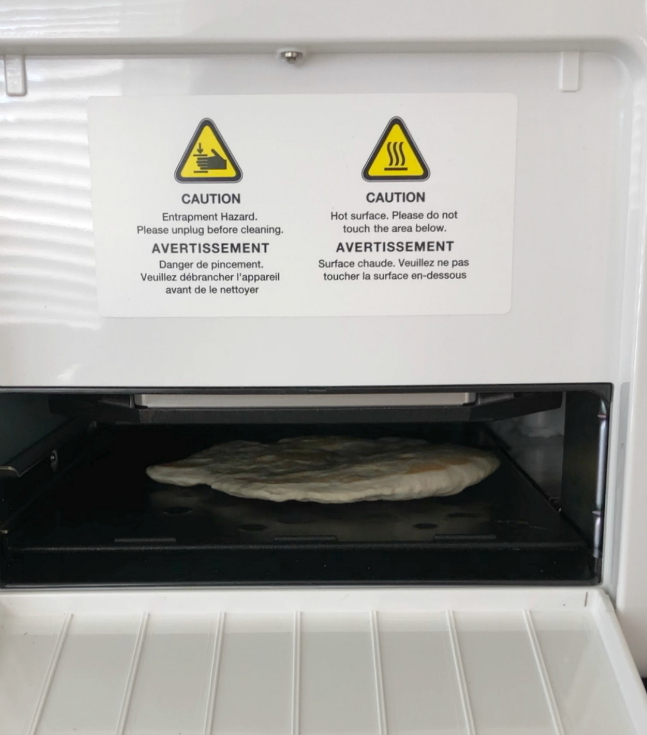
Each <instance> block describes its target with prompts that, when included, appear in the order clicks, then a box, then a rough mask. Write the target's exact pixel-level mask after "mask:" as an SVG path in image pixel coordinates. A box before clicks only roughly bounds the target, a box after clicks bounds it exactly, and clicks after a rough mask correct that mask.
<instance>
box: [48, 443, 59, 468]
mask: <svg viewBox="0 0 647 735" xmlns="http://www.w3.org/2000/svg"><path fill="white" fill-rule="evenodd" d="M49 464H50V466H51V468H52V472H56V470H57V469H58V452H57V451H56V449H55V450H54V451H53V452H52V453H51V454H50V455H49Z"/></svg>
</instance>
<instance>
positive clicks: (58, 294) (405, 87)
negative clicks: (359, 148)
mask: <svg viewBox="0 0 647 735" xmlns="http://www.w3.org/2000/svg"><path fill="white" fill-rule="evenodd" d="M559 63H560V57H559V54H554V53H528V54H508V53H490V54H467V53H462V54H461V53H456V54H451V55H445V54H440V55H430V54H419V55H415V54H414V55H411V54H408V55H407V54H382V55H378V54H374V55H360V54H357V55H352V54H338V55H336V54H330V55H320V56H316V55H313V56H312V57H311V58H309V59H308V60H307V63H304V64H303V65H302V66H300V67H298V68H292V67H290V66H289V65H288V64H285V63H284V62H281V63H279V62H278V61H277V60H276V59H274V58H272V57H269V56H264V55H238V56H235V55H220V56H217V55H213V56H206V57H195V56H194V57H188V56H187V57H183V58H182V57H181V58H177V57H168V56H167V57H160V58H117V57H110V58H103V59H97V58H95V59H91V58H67V59H64V58H28V59H27V67H26V68H27V76H28V89H29V92H28V94H27V96H26V97H24V98H16V97H4V98H2V97H0V340H1V341H2V344H3V351H4V352H5V354H7V355H8V358H7V359H5V360H3V361H2V362H0V385H5V386H9V385H12V386H81V385H84V386H126V387H149V386H150V387H153V386H159V387H161V386H191V385H194V386H261V385H269V386H290V385H299V386H303V385H329V386H330V385H415V384H420V385H424V384H427V385H429V384H449V385H452V384H454V385H456V384H461V383H465V384H470V383H477V384H479V383H480V384H482V383H500V384H501V383H511V382H514V383H532V382H544V383H545V382H560V381H562V382H569V381H571V382H576V381H578V382H579V381H602V380H608V381H612V380H614V378H615V374H616V363H617V358H616V355H617V352H618V349H619V345H618V335H619V320H620V305H621V294H622V287H623V283H622V278H623V271H622V265H623V248H622V246H621V244H620V241H621V237H622V231H623V228H624V222H625V211H624V206H625V205H624V204H623V203H624V202H625V197H626V186H627V184H626V180H627V173H628V165H629V161H628V159H627V156H626V155H625V151H624V147H623V146H624V145H625V143H626V136H627V134H628V131H627V129H626V124H625V122H624V120H626V119H627V116H628V115H630V106H629V105H630V92H631V87H630V85H629V84H628V77H627V74H626V71H625V70H624V68H623V66H622V65H621V64H620V63H619V62H618V61H617V60H616V59H614V58H612V57H611V56H609V55H605V54H597V53H588V54H583V55H582V59H581V72H582V80H583V81H582V85H581V88H580V90H579V91H578V92H577V93H575V94H573V93H568V94H566V93H564V92H561V91H560V90H559V87H558V84H557V74H558V69H559ZM395 90H397V91H400V92H421V91H426V92H448V91H451V92H470V91H471V92H481V93H483V92H486V93H487V92H501V91H505V92H511V93H514V94H515V95H517V97H518V105H519V107H518V143H517V176H516V182H517V188H516V197H515V245H514V262H513V292H512V308H511V310H510V312H509V313H507V314H504V315H497V316H449V317H438V316H436V317H355V318H350V317H338V318H310V319H309V318H282V319H281V318H260V319H259V318H256V319H255V318H229V319H227V318H221V319H218V318H186V319H172V318H167V319H163V318H146V319H144V318H112V319H110V318H101V317H99V315H98V312H97V304H96V278H95V270H94V262H95V255H94V245H93V238H92V219H91V199H90V184H89V171H88V167H89V157H88V148H87V109H86V108H87V99H88V98H89V97H90V96H101V95H137V96H147V95H188V94H190V95H198V94H227V93H234V94H247V93H249V94H252V93H259V92H262V93H264V94H271V93H295V94H296V93H305V92H307V93H317V92H321V93H323V92H331V91H335V92H340V93H352V92H365V93H370V92H385V91H395ZM259 124H262V122H261V121H259ZM430 165H431V164H430ZM358 176H359V173H358ZM177 186H178V187H181V186H183V185H181V184H177ZM184 186H186V185H184ZM183 191H184V190H183ZM44 355H46V356H47V358H46V359H43V356H44Z"/></svg>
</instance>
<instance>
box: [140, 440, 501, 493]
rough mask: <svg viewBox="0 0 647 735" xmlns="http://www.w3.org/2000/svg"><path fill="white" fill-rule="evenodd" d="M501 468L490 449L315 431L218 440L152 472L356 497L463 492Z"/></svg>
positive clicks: (220, 485)
mask: <svg viewBox="0 0 647 735" xmlns="http://www.w3.org/2000/svg"><path fill="white" fill-rule="evenodd" d="M498 466H499V460H498V459H497V458H496V457H495V456H494V454H492V453H490V452H484V451H482V450H479V449H472V448H471V447H459V446H454V445H451V444H443V445H434V444H430V443H429V442H427V441H424V440H421V439H400V438H382V439H354V438H349V437H336V436H333V437H331V436H327V437H326V436H310V437H297V438H292V439H281V440H280V441H278V442H275V443H272V444H262V443H260V442H249V441H233V442H226V443H224V444H216V445H215V446H213V447H209V449H205V450H203V451H201V452H198V453H197V454H194V455H192V456H191V457H188V458H187V459H183V460H180V461H178V462H172V463H170V464H160V465H154V466H153V467H149V468H148V469H147V470H146V472H147V474H148V476H149V477H151V478H152V479H153V480H156V481H157V482H161V483H167V484H173V485H181V486H184V487H188V486H192V485H209V486H210V487H212V488H214V489H216V490H221V491H222V492H225V493H228V494H229V495H235V496H237V497H241V498H258V499H261V500H272V501H275V502H279V503H280V502H284V501H286V500H300V501H310V502H315V503H352V502H355V501H358V500H411V499H414V498H425V497H429V496H432V495H455V494H456V493H459V492H461V490H464V489H465V488H466V487H469V486H470V485H475V484H476V483H477V482H480V481H481V480H483V479H485V478H486V477H487V476H488V475H490V474H491V473H492V472H494V470H496V468H497V467H498Z"/></svg>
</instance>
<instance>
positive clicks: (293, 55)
mask: <svg viewBox="0 0 647 735" xmlns="http://www.w3.org/2000/svg"><path fill="white" fill-rule="evenodd" d="M281 58H282V59H283V60H284V61H287V62H288V64H296V63H297V61H300V60H301V59H302V58H303V52H302V51H295V50H294V49H291V50H289V51H281Z"/></svg>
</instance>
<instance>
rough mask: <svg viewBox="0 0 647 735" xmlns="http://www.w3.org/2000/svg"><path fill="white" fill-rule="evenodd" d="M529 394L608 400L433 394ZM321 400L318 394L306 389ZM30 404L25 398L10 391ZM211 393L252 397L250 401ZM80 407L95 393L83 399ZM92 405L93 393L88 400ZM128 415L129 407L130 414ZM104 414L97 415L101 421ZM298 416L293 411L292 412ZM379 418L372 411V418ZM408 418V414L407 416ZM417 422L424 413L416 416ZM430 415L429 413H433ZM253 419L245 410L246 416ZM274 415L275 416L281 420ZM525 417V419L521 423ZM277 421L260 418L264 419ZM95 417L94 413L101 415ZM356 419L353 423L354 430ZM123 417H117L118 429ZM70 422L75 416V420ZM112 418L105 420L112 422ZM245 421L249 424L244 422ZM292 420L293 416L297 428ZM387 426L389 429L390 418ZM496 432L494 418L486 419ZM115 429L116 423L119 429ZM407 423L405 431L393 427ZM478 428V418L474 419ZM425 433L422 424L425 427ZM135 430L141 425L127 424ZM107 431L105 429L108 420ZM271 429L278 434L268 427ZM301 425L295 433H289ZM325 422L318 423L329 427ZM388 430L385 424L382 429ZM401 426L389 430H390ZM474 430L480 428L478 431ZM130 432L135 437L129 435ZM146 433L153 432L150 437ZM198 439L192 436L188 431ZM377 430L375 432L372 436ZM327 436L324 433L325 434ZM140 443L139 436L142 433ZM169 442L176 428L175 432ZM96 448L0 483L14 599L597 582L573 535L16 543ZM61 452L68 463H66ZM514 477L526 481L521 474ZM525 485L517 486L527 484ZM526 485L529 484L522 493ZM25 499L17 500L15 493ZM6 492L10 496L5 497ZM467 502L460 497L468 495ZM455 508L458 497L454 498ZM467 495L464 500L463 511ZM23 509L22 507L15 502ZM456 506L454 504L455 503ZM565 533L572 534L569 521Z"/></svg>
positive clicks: (601, 388) (80, 445)
mask: <svg viewBox="0 0 647 735" xmlns="http://www.w3.org/2000/svg"><path fill="white" fill-rule="evenodd" d="M532 388H535V390H536V392H538V393H544V394H545V393H561V392H562V391H582V392H589V393H595V394H596V395H598V396H599V397H600V398H602V400H604V401H605V402H606V403H607V404H608V402H609V401H610V398H611V394H612V386H611V385H609V384H595V385H583V384H578V385H575V386H574V385H543V386H527V385H524V386H518V385H515V386H507V385H506V386H492V385H489V386H442V387H440V386H434V387H433V388H430V390H433V391H434V392H446V391H448V390H452V391H454V390H455V391H461V392H463V391H470V392H477V393H478V392H484V393H485V392H487V393H490V392H492V393H505V392H510V393H524V392H530V391H531V390H532ZM309 390H310V389H299V390H295V391H285V390H284V389H275V390H271V389H265V390H263V391H258V392H264V393H267V392H277V393H283V392H303V393H307V392H309ZM312 390H313V391H315V392H317V393H321V392H323V389H312ZM394 390H396V389H394V388H393V387H382V388H363V389H361V390H356V389H350V388H349V389H340V388H334V389H329V390H328V391H326V392H365V393H376V392H380V391H382V392H389V393H392V392H394ZM398 390H399V391H401V392H416V393H418V392H424V391H425V390H426V388H424V387H421V386H415V387H408V388H400V389H398ZM12 392H26V391H12ZM43 392H51V393H53V394H54V397H53V401H54V405H56V401H57V400H58V399H59V398H61V399H63V400H66V395H65V394H67V395H68V396H69V395H70V393H71V392H70V391H69V389H66V390H65V391H63V390H57V391H43ZM132 392H133V393H153V392H159V393H171V392H176V393H196V392H205V393H207V392H216V391H209V390H208V389H202V390H199V389H194V388H189V389H175V390H169V389H167V388H159V389H150V388H146V389H136V390H133V391H132ZM217 392H241V393H249V392H251V391H249V390H236V391H235V390H231V391H221V390H218V391H217ZM78 393H81V394H83V395H86V396H87V395H88V394H92V393H93V391H91V390H89V389H84V390H83V391H79V392H78ZM101 393H102V395H104V396H107V397H108V403H110V402H111V399H112V401H114V403H116V404H117V408H118V409H119V410H120V411H121V409H123V408H124V406H123V405H120V403H121V401H120V398H119V396H123V395H124V393H125V392H124V391H123V389H114V390H111V391H106V390H105V389H103V390H102V391H101ZM95 395H96V393H95ZM128 409H129V410H130V406H129V407H128ZM102 410H103V409H102ZM299 410H301V409H299ZM379 410H380V409H378V411H379ZM404 410H405V411H406V410H407V409H404ZM417 410H418V411H423V410H424V409H422V408H420V409H417ZM432 410H433V407H432ZM252 411H253V409H252ZM278 411H281V409H278ZM305 411H306V413H305V414H304V416H303V419H304V420H305V419H307V420H308V421H309V422H312V423H320V422H319V420H318V419H319V418H320V417H319V416H318V411H319V409H317V410H315V411H314V412H313V410H305ZM345 411H347V414H346V415H345V416H344V415H341V414H337V418H338V421H339V423H340V424H343V423H347V424H357V423H377V422H376V416H375V414H374V415H373V416H372V417H371V416H369V415H367V414H366V413H364V409H360V410H359V413H358V412H357V409H345ZM528 412H529V413H531V412H533V411H532V410H530V411H528ZM274 413H275V409H266V410H264V411H263V414H267V415H268V416H267V418H269V417H271V415H272V414H274ZM85 415H86V418H87V420H88V424H89V425H90V426H92V425H93V423H94V419H96V418H97V414H96V412H95V413H94V414H93V413H92V412H91V411H88V413H87V414H85ZM98 415H100V412H99V414H98ZM360 416H361V421H360ZM124 417H126V418H127V415H126V414H123V413H122V414H120V418H121V419H122V420H123V419H124ZM77 418H78V414H77ZM108 418H109V417H108ZM247 418H249V420H246V419H247ZM293 418H294V416H293ZM389 418H391V419H392V418H393V415H392V414H391V415H390V416H389ZM488 418H489V419H492V420H494V419H495V418H498V416H492V415H490V416H488ZM122 420H117V421H115V422H114V423H122ZM401 420H402V421H403V420H404V419H403V418H401ZM472 420H473V421H475V422H478V418H477V417H473V418H472ZM409 421H410V423H411V424H420V423H423V422H424V417H423V416H422V415H418V416H416V417H415V418H414V419H413V420H412V419H411V417H410V418H409ZM427 421H429V417H428V418H427ZM124 422H125V423H131V424H133V423H134V424H136V423H138V422H137V421H132V414H130V420H125V421H124ZM107 423H112V422H111V421H110V420H108V421H107ZM237 423H238V424H239V425H243V424H247V425H248V426H249V425H250V424H258V425H259V430H260V428H261V426H262V424H263V423H266V422H264V421H262V420H259V417H258V416H257V417H256V420H252V417H251V416H248V417H245V419H243V420H240V421H238V422H237ZM274 423H276V424H277V425H280V424H281V423H284V422H282V421H275V422H274ZM295 423H299V421H298V420H297V421H295ZM327 423H328V422H326V421H322V422H321V424H322V425H325V424H327ZM389 423H390V422H389ZM395 423H397V420H396V422H395ZM475 425H478V424H475ZM135 428H136V427H135ZM153 428H154V427H151V430H152V429H153ZM196 428H197V427H196ZM375 428H376V429H377V428H378V427H377V426H376V427H375ZM332 429H333V427H328V429H327V430H332ZM141 430H142V431H146V430H147V429H146V427H145V426H142V427H141ZM176 430H177V431H181V430H182V428H181V427H178V428H177V429H176ZM94 441H95V440H94V438H93V436H91V435H88V436H82V437H81V436H77V437H75V438H74V439H73V440H70V441H68V442H66V444H65V445H64V446H62V447H61V448H60V452H59V454H60V457H61V468H60V469H59V471H58V472H55V471H54V470H53V469H52V468H50V467H48V458H46V457H44V458H43V459H42V461H41V462H40V463H37V464H36V465H35V466H34V468H33V469H32V470H30V471H29V472H27V473H26V474H25V476H24V477H21V478H19V479H15V480H14V479H10V480H5V481H3V482H0V488H3V492H2V498H1V502H2V506H0V508H4V513H3V516H4V519H3V523H2V526H1V527H0V585H2V586H12V587H23V586H28V587H38V586H60V585H64V586H77V585H83V586H93V585H100V586H105V585H108V586H111V585H116V586H122V585H137V586H141V585H160V584H171V585H196V584H199V585H204V584H210V585H214V584H225V585H237V584H243V585H244V584H255V585H263V584H268V585H276V584H336V585H338V584H397V585H400V584H498V585H500V584H528V583H531V584H539V585H561V584H564V585H566V584H576V585H577V584H583V585H587V584H595V583H597V582H598V581H599V578H600V576H599V575H600V560H599V559H596V558H595V557H594V555H593V554H592V550H591V547H590V544H589V543H588V541H587V539H586V538H585V537H584V536H581V535H577V534H574V536H573V539H572V540H571V541H569V542H565V543H559V542H555V543H552V542H551V543H544V544H541V543H540V544H536V545H535V546H534V547H533V546H532V544H523V543H519V544H515V543H514V542H513V543H507V544H503V545H501V544H499V545H498V546H497V545H496V544H493V543H491V540H489V539H487V538H483V539H481V540H479V539H478V538H475V537H474V536H472V537H471V538H467V537H463V538H461V536H460V534H455V535H454V538H452V539H444V540H443V539H438V540H434V542H433V544H430V543H427V542H415V541H414V540H412V541H410V542H408V543H404V544H402V543H383V542H382V543H334V544H333V543H328V540H327V538H325V537H319V538H316V537H315V538H312V539H310V540H307V539H303V538H299V539H297V540H296V542H295V541H294V540H287V541H286V542H283V543H281V542H280V541H275V542H274V543H271V544H263V543H261V544H254V543H247V544H245V543H235V544H226V543H219V544H218V543H216V544H204V543H203V544H200V545H191V544H189V545H187V544H181V543H178V542H177V540H176V539H168V541H169V542H168V543H166V542H165V540H164V538H162V537H159V538H158V539H148V540H146V539H139V540H138V541H137V542H132V539H130V540H129V539H128V538H115V539H114V540H113V542H112V543H111V544H110V545H106V544H105V543H99V544H92V543H90V544H85V545H84V544H76V545H74V544H72V545H68V546H67V547H66V546H65V545H60V544H58V545H57V544H53V545H52V544H50V545H48V544H47V543H44V544H40V545H39V544H34V543H24V540H25V539H24V538H22V540H21V537H22V536H23V532H24V530H25V529H26V528H27V526H28V525H29V523H30V522H31V521H30V520H29V519H30V518H33V517H34V513H36V514H38V513H42V512H48V511H47V507H48V505H47V502H48V501H47V497H48V494H50V493H51V492H56V487H57V486H60V484H61V482H65V473H68V472H75V471H76V470H75V467H79V466H82V465H84V464H87V463H92V462H93V461H94V460H93V459H92V457H93V453H94V449H93V444H94ZM68 449H69V451H68ZM515 471H516V472H518V473H520V476H523V472H522V471H521V470H520V469H519V468H518V467H517V468H516V469H515ZM528 480H529V478H527V477H526V478H525V480H524V481H528ZM530 483H531V484H532V481H530ZM19 487H20V488H22V490H19V489H18V488H19ZM10 488H11V489H10ZM466 492H467V491H466ZM533 492H534V493H535V494H536V495H537V497H538V498H540V499H541V502H542V503H544V504H545V505H546V508H545V510H546V511H547V512H548V510H550V512H551V513H554V514H558V513H559V510H558V509H556V508H554V507H551V508H550V509H549V508H548V506H549V501H548V499H547V498H544V497H543V495H542V493H541V490H540V489H539V488H537V487H535V488H534V490H533ZM458 497H459V498H460V497H461V496H458ZM468 497H469V494H466V495H465V496H464V498H465V499H467V498H468ZM21 498H22V499H25V500H27V502H26V503H22V502H21ZM459 502H462V500H461V501H459ZM39 508H40V509H42V510H39ZM564 523H566V524H567V525H568V521H567V520H565V521H564Z"/></svg>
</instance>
